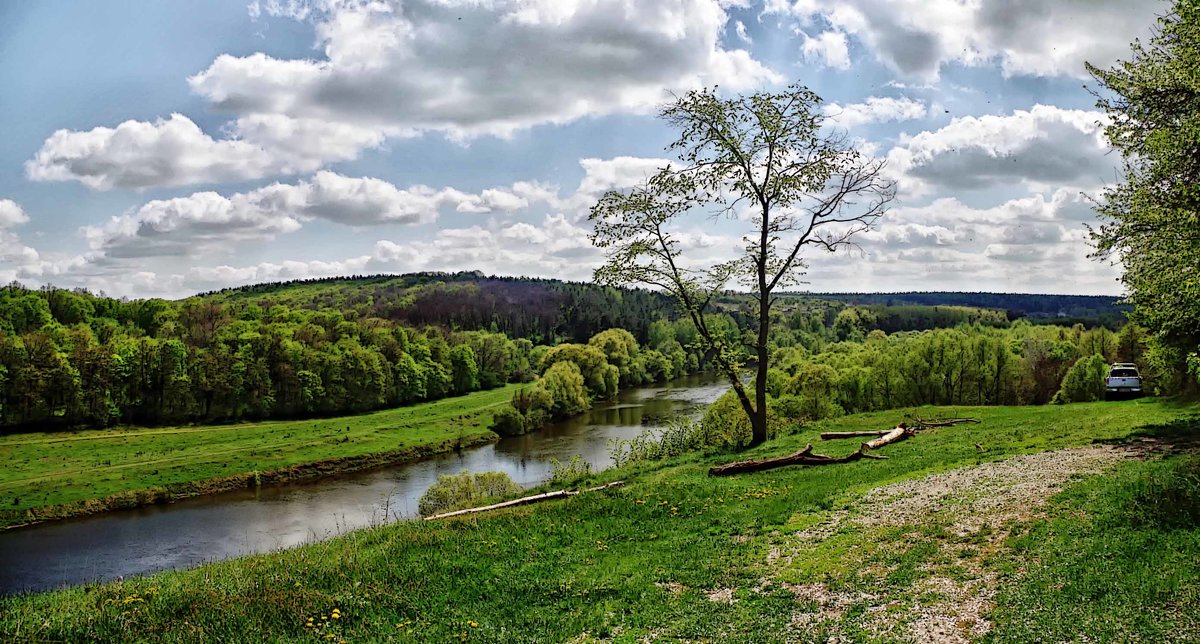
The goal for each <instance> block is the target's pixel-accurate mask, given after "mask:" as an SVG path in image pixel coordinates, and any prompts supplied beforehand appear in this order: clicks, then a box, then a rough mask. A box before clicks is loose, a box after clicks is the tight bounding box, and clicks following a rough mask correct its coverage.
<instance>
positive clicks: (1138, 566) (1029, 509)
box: [0, 400, 1200, 642]
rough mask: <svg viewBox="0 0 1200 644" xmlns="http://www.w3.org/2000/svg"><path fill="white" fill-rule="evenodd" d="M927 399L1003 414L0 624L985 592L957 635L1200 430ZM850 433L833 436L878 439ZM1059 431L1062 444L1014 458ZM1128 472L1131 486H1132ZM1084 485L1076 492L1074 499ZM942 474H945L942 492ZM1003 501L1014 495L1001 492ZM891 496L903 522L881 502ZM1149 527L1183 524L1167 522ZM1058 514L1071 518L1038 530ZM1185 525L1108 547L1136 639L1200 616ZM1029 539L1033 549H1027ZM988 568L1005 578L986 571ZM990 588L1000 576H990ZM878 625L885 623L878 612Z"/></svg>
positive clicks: (1193, 551) (276, 624)
mask: <svg viewBox="0 0 1200 644" xmlns="http://www.w3.org/2000/svg"><path fill="white" fill-rule="evenodd" d="M909 411H912V410H909ZM917 411H918V413H919V415H921V416H923V417H931V416H936V415H942V414H944V415H954V416H961V415H969V416H974V417H977V418H979V419H980V420H981V421H982V423H981V424H980V425H978V426H975V425H971V426H959V427H951V428H940V429H935V430H931V431H929V432H926V433H922V434H921V435H919V436H918V437H916V438H914V439H912V440H909V441H905V442H902V443H898V444H895V445H890V446H888V447H886V448H884V450H881V451H882V452H883V453H884V454H885V455H886V456H887V457H888V459H887V460H884V461H874V460H864V461H859V462H855V463H849V464H845V465H837V466H827V467H816V468H786V469H780V470H774V471H771V472H763V473H757V474H750V475H744V476H737V477H729V478H710V477H708V476H707V474H706V471H707V468H708V467H710V466H711V465H713V464H716V463H720V462H725V461H728V460H731V459H732V458H734V457H733V456H732V455H730V454H723V453H716V452H707V453H701V454H696V455H691V456H686V457H681V458H679V459H675V460H672V461H667V462H665V463H639V464H635V465H633V466H630V467H627V468H623V469H621V470H618V471H609V472H605V473H602V474H600V475H597V476H593V477H590V478H589V479H587V480H585V481H581V482H580V484H581V485H592V484H598V483H603V482H607V481H609V480H613V479H615V478H623V479H625V480H626V481H627V483H626V486H625V487H623V488H619V489H614V490H610V491H605V492H600V493H594V494H590V495H581V496H577V497H573V498H571V499H569V500H566V501H561V502H560V501H552V502H547V503H544V504H540V505H535V506H526V507H522V508H514V509H511V510H504V511H499V512H496V513H492V514H488V515H483V516H477V517H475V518H472V519H469V520H457V521H454V520H452V521H446V522H436V523H424V522H402V523H398V524H394V525H389V526H383V527H379V528H373V529H368V530H360V531H356V532H353V533H351V534H349V535H346V536H343V537H340V538H337V539H333V540H330V541H325V542H320V543H315V544H312V545H308V546H304V547H300V548H296V549H292V550H287V551H283V552H279V553H276V554H271V555H265V556H256V557H247V558H243V559H238V560H232V561H227V562H221V563H217V564H213V565H208V566H203V567H201V568H198V569H194V570H190V571H183V572H173V573H165V574H160V575H154V576H151V577H146V578H137V579H129V580H126V581H124V582H120V583H113V584H105V585H93V586H88V587H83V588H73V589H68V590H64V591H58V592H52V593H43V594H36V595H28V596H19V597H10V598H4V599H0V634H4V635H6V639H9V638H11V639H33V640H46V639H48V640H62V641H80V640H104V641H147V640H156V641H195V640H197V639H211V640H222V641H233V640H264V639H265V640H275V641H303V640H318V639H319V640H324V641H329V640H332V641H338V640H341V639H345V640H346V641H388V640H396V641H413V640H419V641H445V640H447V639H451V638H454V639H460V640H469V641H506V642H512V641H596V640H597V639H616V640H626V639H628V640H631V641H636V640H638V639H656V638H657V639H692V640H698V639H712V640H717V641H746V640H755V641H796V640H799V641H824V640H826V639H828V638H829V637H831V636H833V635H839V634H840V635H841V636H843V638H844V639H847V640H861V639H870V638H871V637H883V636H885V635H886V634H888V633H890V634H896V635H898V636H899V635H904V634H914V633H924V632H926V631H921V630H919V628H920V624H929V623H931V622H930V621H929V619H928V618H929V617H930V616H931V615H932V616H933V617H935V618H936V617H938V615H940V613H938V612H937V611H935V610H922V607H928V606H937V605H938V602H939V601H950V600H953V599H954V598H955V595H954V593H963V595H962V599H963V601H974V600H976V599H979V598H980V597H982V598H983V600H982V601H984V603H983V604H980V606H981V610H980V611H979V612H978V618H977V620H985V621H986V622H987V624H983V623H980V622H978V621H975V622H972V624H969V625H965V621H966V620H965V618H963V619H961V620H959V621H961V622H964V625H959V624H958V623H957V622H954V620H953V619H951V620H950V621H949V622H942V623H945V624H950V631H955V629H959V630H962V629H964V628H965V629H967V630H966V631H964V632H958V633H957V634H955V632H949V633H948V634H946V635H945V636H944V637H943V636H939V637H940V638H943V639H945V640H946V641H955V640H954V639H953V638H954V637H960V638H961V639H969V638H970V637H974V636H977V635H979V634H982V633H984V632H988V631H994V632H995V633H997V634H1000V635H1003V634H1004V633H1010V634H1012V633H1019V632H1022V631H1020V630H1019V629H1020V627H1021V623H1020V620H1021V619H1022V617H1021V615H1020V614H1013V613H1012V612H1003V611H991V609H990V608H989V605H988V604H986V599H987V597H988V596H989V595H988V594H987V593H1002V594H1006V596H1009V595H1012V596H1017V597H1025V596H1026V595H1020V594H1019V591H1020V589H1022V588H1025V587H1026V586H1027V585H1028V584H1030V583H1033V582H1034V581H1036V580H1037V579H1039V577H1038V575H1047V574H1049V572H1048V571H1046V570H1042V568H1046V567H1049V566H1063V565H1065V564H1062V563H1061V562H1059V561H1058V560H1054V561H1052V560H1051V559H1050V558H1049V557H1046V558H1042V556H1041V550H1038V549H1039V548H1043V549H1044V548H1056V549H1061V548H1062V547H1063V544H1062V541H1063V540H1064V539H1067V540H1069V539H1070V538H1071V535H1072V534H1074V533H1072V532H1070V531H1064V530H1067V528H1062V527H1056V526H1060V524H1059V523H1055V522H1062V521H1074V522H1076V523H1087V522H1089V521H1093V520H1097V521H1098V520H1100V519H1099V518H1097V517H1095V516H1093V515H1092V510H1093V509H1094V507H1095V506H1094V505H1089V504H1087V503H1081V502H1078V497H1079V493H1078V492H1072V491H1073V490H1075V486H1088V487H1087V489H1089V490H1092V491H1093V493H1094V494H1097V495H1098V496H1096V497H1095V498H1104V499H1115V500H1113V501H1110V503H1119V502H1120V499H1122V498H1125V497H1124V496H1122V493H1119V492H1120V490H1125V489H1126V488H1127V487H1128V486H1129V485H1135V486H1136V485H1140V484H1138V483H1137V481H1138V480H1140V479H1138V478H1137V476H1135V475H1136V474H1137V473H1138V472H1139V471H1140V469H1139V468H1143V467H1147V468H1151V467H1159V466H1161V464H1163V463H1170V462H1172V461H1171V460H1170V459H1175V458H1180V457H1170V459H1168V460H1165V461H1164V460H1158V458H1159V455H1161V454H1167V453H1171V452H1172V451H1173V449H1174V446H1173V443H1172V442H1171V441H1172V440H1173V438H1172V437H1173V436H1175V435H1187V434H1194V433H1195V432H1197V431H1200V430H1197V428H1196V421H1195V420H1192V421H1190V424H1189V423H1183V424H1176V425H1171V424H1170V423H1171V421H1173V420H1175V419H1178V418H1180V417H1188V416H1191V417H1193V418H1194V415H1195V414H1196V413H1197V412H1200V408H1197V407H1196V406H1194V405H1192V406H1179V405H1173V404H1171V403H1166V402H1162V401H1156V400H1137V401H1126V402H1120V403H1089V404H1080V405H1065V406H1046V407H1022V408H1011V407H1010V408H962V407H958V408H945V409H933V408H925V409H921V410H917ZM904 413H905V412H904V410H897V411H890V412H878V413H872V414H862V415H856V416H852V417H847V418H842V419H837V420H833V421H826V422H823V423H817V424H814V425H812V426H811V427H808V428H805V429H804V431H801V432H797V433H794V434H789V435H785V436H783V437H780V438H779V439H776V440H774V441H771V442H770V443H768V444H766V445H764V446H762V447H760V448H757V449H756V450H753V451H751V452H749V453H747V454H739V455H737V458H741V457H742V456H752V457H760V456H767V455H777V454H783V453H789V452H791V451H795V450H796V449H798V448H799V447H802V446H803V445H804V444H805V443H808V442H813V443H816V442H818V440H817V439H816V433H818V432H821V431H857V430H864V429H879V428H882V427H890V426H892V425H894V424H895V422H896V421H897V420H900V419H902V418H903V417H904ZM1172 432H1174V434H1173V433H1172ZM1095 441H1104V442H1117V443H1131V444H1132V445H1134V446H1141V448H1140V449H1137V450H1136V451H1135V450H1134V449H1133V448H1131V447H1128V446H1122V445H1118V446H1108V445H1107V444H1106V443H1101V444H1100V445H1101V446H1099V447H1097V446H1094V445H1096V443H1095ZM1146 441H1149V442H1146ZM850 442H853V441H850ZM840 443H841V442H833V443H823V444H821V445H820V448H821V449H820V451H822V452H824V453H829V454H832V455H839V454H842V453H848V452H849V451H852V450H854V449H855V448H856V447H857V446H856V445H851V444H840ZM1080 447H1084V449H1083V450H1082V451H1081V450H1079V449H1075V450H1074V451H1071V450H1072V448H1080ZM1061 450H1068V451H1065V452H1061ZM1047 452H1054V454H1051V455H1049V456H1044V457H1037V458H1031V457H1023V458H1025V459H1026V460H1017V461H1013V460H1010V459H1013V458H1014V457H1021V455H1025V454H1038V453H1047ZM1143 459H1148V460H1143ZM1067 465H1070V467H1066V466H1067ZM988 468H991V469H988ZM1114 468H1115V469H1114ZM1114 471H1115V472H1117V474H1118V476H1117V477H1115V478H1113V477H1112V472H1114ZM971 472H974V474H970V473H971ZM946 473H949V474H946ZM1018 475H1019V476H1021V477H1025V478H1026V479H1028V480H1023V479H1022V480H1016V478H1014V477H1017V476H1018ZM939 477H940V478H939ZM1009 479H1012V480H1011V483H1012V484H1011V485H1004V484H1002V483H1003V481H1007V480H1009ZM1131 481H1132V483H1131ZM906 482H908V483H906ZM1032 483H1037V485H1036V486H1035V487H1031V485H1030V484H1032ZM1106 486H1107V487H1106ZM1114 486H1115V488H1117V489H1118V492H1116V493H1109V492H1112V488H1113V487H1114ZM1064 488H1065V489H1066V490H1067V491H1068V493H1069V494H1068V496H1066V497H1061V496H1056V495H1058V494H1059V492H1060V490H1062V489H1064ZM928 490H941V491H944V493H940V492H939V493H937V494H923V493H922V491H928ZM1096 490H1104V491H1106V495H1099V493H1098V492H1095V491H1096ZM1070 494H1074V496H1071V495H1070ZM910 497H911V499H912V500H910V501H905V499H909V498H910ZM989 498H998V499H1001V501H1002V502H1000V503H998V504H996V505H989V502H988V499H989ZM1063 498H1065V499H1066V500H1062V499H1063ZM1087 498H1089V499H1092V498H1093V497H1092V496H1088V497H1087ZM1093 500H1094V499H1093ZM897 504H899V505H897ZM872 508H874V509H872ZM1011 508H1016V509H1017V510H1019V511H1014V512H1008V510H1007V509H1011ZM900 510H904V511H905V512H901V511H900ZM1010 515H1011V516H1010ZM964 516H965V517H971V516H978V517H981V519H987V520H980V521H979V522H977V523H971V524H970V525H965V524H964V526H958V525H957V523H956V521H957V519H955V517H964ZM993 516H994V518H996V519H997V521H996V522H992V521H991V520H990V518H991V517H993ZM878 517H886V518H887V519H888V521H872V518H878ZM931 519H932V520H931ZM993 523H996V526H993V525H992V524H993ZM821 526H833V529H830V530H822V529H821ZM960 527H961V528H963V529H962V530H961V531H958V528H960ZM967 528H969V529H967ZM1129 529H1130V530H1134V529H1136V531H1138V533H1139V534H1142V535H1151V536H1153V535H1159V534H1160V533H1164V529H1161V528H1160V527H1157V526H1154V525H1141V526H1134V527H1133V528H1129ZM1047 534H1049V535H1050V536H1052V537H1054V538H1053V539H1048V538H1039V539H1031V536H1032V535H1038V536H1041V537H1044V536H1045V535H1047ZM1104 534H1105V533H1104V532H1103V531H1095V532H1094V534H1092V535H1091V537H1090V538H1092V539H1094V540H1099V541H1097V543H1095V544H1093V550H1097V549H1099V548H1101V547H1102V546H1103V543H1101V541H1102V540H1103V539H1104ZM1171 534H1173V535H1174V536H1173V537H1171V538H1170V539H1166V538H1163V539H1159V540H1157V541H1155V540H1154V539H1150V538H1144V539H1142V540H1141V541H1139V543H1140V544H1141V546H1143V547H1140V548H1128V547H1126V548H1119V549H1117V550H1115V552H1117V553H1118V554H1119V555H1120V556H1118V557H1113V558H1110V559H1107V560H1106V567H1108V568H1110V570H1108V571H1106V574H1111V575H1114V576H1116V575H1117V574H1118V572H1123V574H1125V575H1126V576H1127V578H1130V579H1132V578H1134V577H1135V576H1138V575H1139V574H1140V576H1141V577H1142V578H1145V579H1147V581H1146V582H1145V583H1142V584H1139V585H1135V586H1131V587H1129V588H1123V589H1121V591H1122V592H1120V593H1114V594H1111V595H1110V596H1109V597H1108V601H1107V602H1106V603H1105V607H1106V611H1107V614H1109V615H1111V616H1112V617H1113V618H1114V619H1115V620H1116V622H1117V623H1119V624H1122V625H1123V627H1124V628H1126V629H1127V630H1126V631H1125V632H1126V634H1127V635H1128V636H1129V637H1131V638H1133V639H1138V638H1139V637H1151V636H1153V635H1156V634H1162V633H1169V632H1171V631H1172V629H1173V630H1174V632H1176V633H1178V634H1181V635H1187V634H1195V633H1196V630H1195V628H1196V624H1195V623H1194V622H1195V618H1194V615H1196V614H1200V613H1197V611H1198V610H1200V605H1197V603H1198V600H1197V599H1196V598H1197V597H1200V592H1197V591H1198V590H1200V574H1197V572H1196V570H1195V565H1194V562H1195V561H1196V557H1197V556H1200V537H1198V536H1197V535H1200V532H1198V531H1197V529H1196V528H1195V527H1186V526H1185V527H1184V528H1178V527H1176V528H1173V532H1172V533H1171ZM1189 535H1191V536H1189ZM1128 537H1129V533H1128V531H1126V532H1125V533H1123V537H1122V538H1128ZM1022 539H1023V541H1022ZM1146 544H1150V546H1151V547H1146ZM1155 544H1157V546H1155ZM1018 546H1019V547H1021V548H1024V549H1025V550H1023V551H1022V553H1021V554H1022V558H1016V557H1013V556H1011V553H1012V551H1013V548H1014V547H1018ZM1168 546H1169V547H1171V548H1174V549H1175V550H1174V551H1172V552H1170V553H1169V552H1166V551H1165V550H1164V548H1166V547H1168ZM1030 549H1033V550H1032V551H1031V550H1030ZM1110 552H1112V550H1110ZM1168 555H1169V556H1168ZM1189 561H1190V562H1192V565H1191V568H1190V570H1189V567H1188V564H1187V562H1189ZM1076 563H1077V564H1078V565H1079V566H1083V565H1084V564H1085V563H1086V558H1085V559H1080V560H1079V561H1077V562H1076ZM1166 563H1169V564H1170V565H1171V567H1172V570H1173V571H1174V572H1173V575H1172V576H1171V578H1170V579H1169V580H1166V581H1162V582H1161V583H1159V581H1158V579H1157V578H1153V577H1152V576H1147V575H1146V574H1144V573H1145V571H1146V570H1150V569H1156V568H1155V567H1156V566H1158V565H1159V564H1166ZM974 566H979V567H980V570H982V571H984V572H986V574H989V575H994V578H995V580H996V581H995V584H994V585H993V586H990V587H988V586H985V585H981V584H975V583H974V582H972V579H975V578H974V577H971V576H970V575H972V574H975V573H973V572H972V571H973V570H974V568H973V567H974ZM1076 572H1078V571H1076ZM979 574H981V575H982V574H984V573H983V572H981V573H979ZM1076 577H1077V578H1080V579H1083V578H1085V577H1084V575H1082V574H1077V575H1076ZM945 579H950V580H951V581H962V588H958V587H951V586H949V585H947V584H946V583H945V581H944V580H945ZM1031 580H1032V581H1031ZM975 588H980V589H982V591H981V592H980V593H976V594H972V593H973V590H972V589H975ZM989 588H990V590H989ZM964 589H965V590H964ZM1073 597H1074V596H1073V595H1071V594H1070V593H1066V592H1064V593H1060V594H1058V595H1055V594H1054V590H1053V586H1050V585H1048V586H1047V588H1046V589H1044V590H1043V592H1042V593H1041V594H1038V595H1036V598H1037V600H1038V601H1039V602H1042V603H1046V602H1049V603H1048V604H1046V605H1047V606H1048V608H1046V609H1044V610H1043V611H1042V613H1041V614H1040V615H1039V620H1040V621H1039V624H1042V625H1043V626H1046V627H1051V626H1054V625H1056V624H1057V628H1058V629H1059V630H1058V631H1057V632H1064V631H1063V629H1070V628H1075V629H1076V630H1075V631H1067V632H1076V633H1082V634H1087V633H1089V632H1091V631H1089V630H1088V629H1091V628H1099V626H1097V625H1096V624H1091V623H1089V622H1086V621H1084V622H1081V623H1078V624H1074V625H1072V624H1069V623H1066V622H1065V621H1063V620H1062V618H1063V616H1069V615H1070V614H1071V613H1070V611H1069V610H1067V608H1066V605H1067V602H1068V601H1070V600H1072V599H1073ZM1055 602H1058V603H1055ZM1142 604H1146V605H1148V606H1151V607H1152V608H1153V609H1154V610H1155V612H1154V614H1155V616H1156V623H1155V624H1148V623H1145V622H1143V621H1138V620H1137V619H1136V615H1140V614H1141V611H1142V610H1143V606H1142ZM956 605H957V604H956ZM1056 607H1057V608H1058V609H1061V610H1060V611H1059V612H1055V610H1056ZM334 609H337V613H336V616H335V613H334ZM971 617H973V618H974V615H972V616H971ZM310 618H311V619H310ZM922 619H925V621H924V622H922V621H921V620H922ZM1056 620H1058V621H1056ZM952 622H953V623H952ZM871 624H883V625H884V626H886V628H885V629H884V630H881V631H879V632H875V631H871V630H869V629H867V626H869V625H871ZM935 625H936V624H935ZM971 629H977V630H971ZM873 632H875V635H872V633H873ZM1097 632H1100V631H1097ZM973 633H974V635H973ZM328 636H332V637H328Z"/></svg>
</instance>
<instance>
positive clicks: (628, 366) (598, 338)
mask: <svg viewBox="0 0 1200 644" xmlns="http://www.w3.org/2000/svg"><path fill="white" fill-rule="evenodd" d="M588 346H592V347H595V348H597V349H599V350H600V351H601V353H603V354H604V357H605V359H606V360H607V361H608V364H610V365H612V366H614V367H616V368H617V373H618V376H619V378H620V385H621V386H629V385H640V384H642V383H643V382H646V374H645V371H644V368H642V364H641V363H640V362H639V361H638V358H639V353H640V349H639V347H638V342H637V339H635V338H634V337H633V334H632V333H630V332H628V331H626V330H625V329H608V330H605V331H601V332H600V333H597V334H596V335H594V336H592V338H591V339H590V340H588Z"/></svg>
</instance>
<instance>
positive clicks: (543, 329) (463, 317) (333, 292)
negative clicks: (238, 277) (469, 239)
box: [200, 272, 675, 344]
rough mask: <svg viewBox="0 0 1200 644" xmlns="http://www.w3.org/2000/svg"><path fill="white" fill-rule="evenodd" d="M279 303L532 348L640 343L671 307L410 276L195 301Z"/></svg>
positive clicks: (532, 286) (502, 283)
mask: <svg viewBox="0 0 1200 644" xmlns="http://www.w3.org/2000/svg"><path fill="white" fill-rule="evenodd" d="M200 297H202V298H215V299H218V300H224V301H230V302H233V301H241V302H246V301H252V302H264V301H268V302H277V303H281V304H287V305H288V306H291V307H293V308H304V309H315V310H326V309H334V310H338V311H353V312H354V314H355V315H356V316H358V317H376V318H383V319H387V320H396V321H399V322H404V323H406V324H410V325H415V326H423V325H427V324H436V325H439V326H445V327H448V328H451V329H483V330H490V331H495V332H499V333H504V334H505V335H508V336H509V337H512V338H526V339H528V340H530V341H531V342H534V343H536V344H553V343H556V342H559V341H571V340H581V339H587V338H589V337H591V336H593V335H595V334H597V333H599V332H600V331H603V330H604V329H611V328H621V329H626V330H628V331H629V332H630V333H632V334H633V335H634V337H635V338H636V339H637V340H638V341H639V342H645V341H646V339H647V337H648V334H649V330H650V324H651V323H652V322H653V321H654V320H658V319H663V318H673V317H675V302H674V300H673V299H671V298H670V297H668V296H666V295H663V294H662V293H656V292H653V291H648V290H644V289H615V288H609V287H603V286H597V285H595V284H587V283H581V282H562V281H559V280H549V279H535V278H525V277H485V276H484V275H482V274H481V273H478V272H470V273H411V274H407V275H399V276H395V275H373V276H366V277H353V278H336V279H324V280H307V281H296V282H284V283H273V284H258V285H255V286H246V287H241V288H236V289H226V290H223V291H217V292H214V293H209V294H205V295H202V296H200Z"/></svg>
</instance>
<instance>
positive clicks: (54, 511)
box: [0, 385, 521, 528]
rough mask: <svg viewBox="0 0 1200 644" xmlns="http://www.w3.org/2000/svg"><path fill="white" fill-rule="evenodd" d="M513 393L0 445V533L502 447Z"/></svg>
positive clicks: (30, 437) (16, 438)
mask: <svg viewBox="0 0 1200 644" xmlns="http://www.w3.org/2000/svg"><path fill="white" fill-rule="evenodd" d="M520 386H521V385H508V386H506V387H501V388H498V389H493V390H489V391H480V392H474V393H471V394H467V395H465V396H459V397H455V398H445V399H442V400H437V401H433V402H427V403H420V404H417V405H411V406H408V407H398V408H395V409H387V410H382V411H377V412H372V413H367V414H361V415H357V416H343V417H337V418H326V419H309V420H294V421H265V422H260V423H239V424H236V425H213V426H187V427H154V428H117V429H107V430H90V431H78V432H56V433H46V434H36V433H30V434H13V435H8V436H3V437H0V459H3V461H4V463H5V467H4V468H3V470H0V528H5V527H13V526H17V525H22V524H31V523H38V522H42V521H47V520H53V519H62V518H68V517H78V516H86V515H90V514H96V513H100V512H106V511H109V510H115V509H127V508H132V507H139V506H144V505H151V504H155V503H168V502H171V501H175V500H179V499H182V498H187V497H191V496H197V495H202V494H211V493H215V492H223V491H229V490H235V489H240V488H245V487H253V486H255V485H267V484H273V483H285V482H294V481H301V480H312V479H316V478H322V477H327V476H332V475H337V474H342V473H348V472H356V471H362V470H367V469H372V468H377V467H382V466H385V465H391V464H397V463H404V462H410V461H415V460H420V459H423V458H428V457H430V456H432V455H435V454H439V453H444V452H447V451H450V450H453V449H457V448H460V447H470V446H475V445H481V444H484V443H488V442H491V441H494V440H496V439H497V438H498V437H497V436H496V435H495V434H494V433H493V432H492V431H491V430H489V429H488V427H489V426H490V425H491V422H492V416H493V415H494V414H495V412H496V410H497V409H499V408H500V407H501V406H502V405H504V404H505V403H507V402H508V401H509V400H510V399H511V398H512V394H513V392H514V391H516V390H517V389H518V388H520Z"/></svg>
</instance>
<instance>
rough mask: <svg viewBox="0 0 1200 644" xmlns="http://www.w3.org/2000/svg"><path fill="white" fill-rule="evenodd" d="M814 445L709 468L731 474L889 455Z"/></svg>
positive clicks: (713, 473)
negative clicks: (836, 452)
mask: <svg viewBox="0 0 1200 644" xmlns="http://www.w3.org/2000/svg"><path fill="white" fill-rule="evenodd" d="M812 449H813V446H812V445H807V446H806V447H805V448H804V449H802V450H800V451H799V452H796V453H794V454H788V455H787V456H777V457H775V458H764V459H761V460H757V461H738V462H736V463H726V464H725V465H717V466H715V467H712V468H709V470H708V475H709V476H730V475H732V474H742V473H744V472H761V471H763V470H773V469H775V468H777V467H787V466H789V465H832V464H834V463H850V462H852V461H857V460H860V459H864V458H873V459H879V460H883V459H885V458H887V457H885V456H877V455H875V454H868V453H866V452H864V451H863V450H861V449H860V450H858V451H857V452H853V453H851V454H847V455H846V456H826V455H824V454H814V453H813V451H812Z"/></svg>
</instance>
